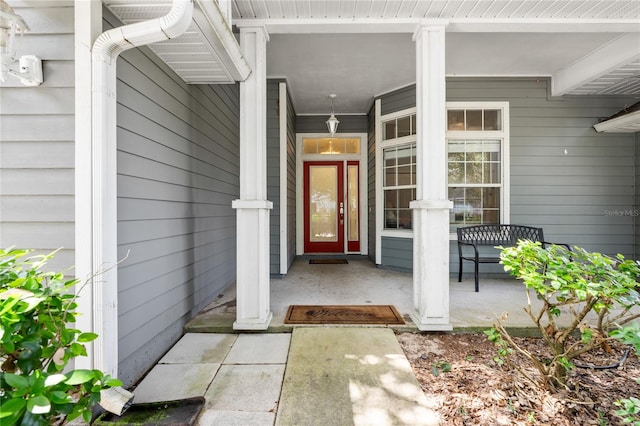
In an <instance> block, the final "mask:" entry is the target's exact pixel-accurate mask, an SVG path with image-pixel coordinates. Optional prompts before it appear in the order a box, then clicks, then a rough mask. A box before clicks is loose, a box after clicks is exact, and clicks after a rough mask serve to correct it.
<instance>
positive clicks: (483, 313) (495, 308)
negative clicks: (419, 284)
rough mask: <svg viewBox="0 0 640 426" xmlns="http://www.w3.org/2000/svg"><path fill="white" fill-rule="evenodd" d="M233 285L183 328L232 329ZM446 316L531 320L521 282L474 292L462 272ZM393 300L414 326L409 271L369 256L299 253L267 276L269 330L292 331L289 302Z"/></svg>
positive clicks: (487, 322) (463, 321)
mask: <svg viewBox="0 0 640 426" xmlns="http://www.w3.org/2000/svg"><path fill="white" fill-rule="evenodd" d="M235 292H236V290H235V287H234V286H231V287H229V288H227V289H225V290H224V291H223V292H222V294H221V295H220V296H219V297H218V298H217V299H216V300H215V301H214V302H212V303H211V304H210V305H209V306H207V307H206V308H205V309H203V310H202V311H201V312H200V313H199V314H198V315H197V316H196V318H194V319H193V320H192V321H190V322H189V323H188V324H187V326H186V327H185V331H186V332H192V333H202V332H220V333H228V332H232V331H233V321H234V320H235ZM449 300H450V318H451V324H452V326H453V328H454V331H479V330H484V329H486V328H488V327H490V326H491V325H492V324H493V322H494V321H495V318H496V317H497V316H500V315H502V314H503V313H504V312H509V317H508V322H507V326H509V327H512V328H527V327H531V326H532V325H533V324H532V323H531V320H530V319H529V318H528V317H527V316H526V314H525V313H524V312H523V308H524V307H525V306H526V304H527V296H526V293H525V290H524V286H523V284H522V283H521V282H519V281H517V280H515V279H510V278H509V277H506V276H505V278H504V279H495V278H484V277H481V279H480V291H479V292H478V293H476V292H475V291H474V284H473V276H471V275H470V274H465V275H464V276H463V280H462V282H461V283H459V282H457V279H455V278H452V279H451V281H450V284H449ZM294 304H305V305H322V304H327V305H340V304H355V305H367V304H371V305H388V304H391V305H394V306H395V307H396V309H397V310H398V312H400V314H401V315H402V316H403V318H404V319H405V322H406V325H405V326H393V328H395V329H398V328H399V329H416V326H415V324H413V322H412V321H411V319H410V317H409V314H410V313H411V312H413V281H412V276H411V274H408V273H403V272H396V271H390V270H386V269H379V268H377V267H376V266H375V265H374V264H373V263H371V261H370V260H368V259H356V260H354V259H349V263H348V264H345V265H340V264H329V265H326V264H320V265H317V264H315V265H311V264H309V260H308V259H305V258H298V259H296V261H295V262H294V263H293V265H292V266H291V268H290V269H289V272H288V273H287V275H286V276H285V277H284V278H282V279H278V278H274V279H271V311H272V312H273V320H272V321H271V324H270V326H269V330H267V332H283V331H290V330H291V329H292V328H293V327H292V326H291V325H288V324H284V317H285V315H286V313H287V309H288V307H289V305H294Z"/></svg>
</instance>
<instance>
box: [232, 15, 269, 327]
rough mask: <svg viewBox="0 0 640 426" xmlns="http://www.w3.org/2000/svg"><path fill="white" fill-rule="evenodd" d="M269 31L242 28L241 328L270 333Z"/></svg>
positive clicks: (238, 287) (238, 321) (238, 323)
mask: <svg viewBox="0 0 640 426" xmlns="http://www.w3.org/2000/svg"><path fill="white" fill-rule="evenodd" d="M268 41H269V35H268V34H267V32H266V30H265V29H264V27H258V28H241V30H240V48H241V50H242V54H243V55H244V57H245V59H246V61H247V63H248V64H249V67H251V69H252V70H253V71H252V73H251V75H249V77H248V78H247V79H246V80H245V81H243V82H241V83H240V199H239V200H234V201H233V204H232V207H233V208H234V209H236V215H237V222H236V226H237V231H236V235H237V238H236V239H237V241H236V244H237V251H236V256H237V260H236V265H237V272H236V275H237V278H236V292H237V294H236V303H237V307H236V309H237V312H236V321H235V322H234V323H233V328H234V329H235V330H266V329H267V327H269V323H270V322H271V318H272V316H273V314H272V313H271V308H270V303H269V295H270V294H269V293H270V289H269V210H271V209H272V208H273V203H272V202H271V201H268V200H267V55H266V52H267V42H268Z"/></svg>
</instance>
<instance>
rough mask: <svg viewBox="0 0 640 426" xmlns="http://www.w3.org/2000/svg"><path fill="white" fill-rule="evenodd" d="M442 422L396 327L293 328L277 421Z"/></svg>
mask: <svg viewBox="0 0 640 426" xmlns="http://www.w3.org/2000/svg"><path fill="white" fill-rule="evenodd" d="M438 423H439V421H438V416H437V414H436V412H435V411H433V410H432V409H431V406H430V401H429V400H428V399H427V397H426V396H425V394H424V393H423V392H422V390H421V388H420V384H419V383H418V381H417V379H416V378H415V376H414V374H413V372H412V371H411V366H410V365H409V361H408V360H407V358H406V357H405V356H404V353H403V352H402V348H401V347H400V344H399V343H398V341H397V339H396V337H395V335H394V333H393V330H390V329H388V328H359V327H342V328H332V327H313V328H303V327H300V328H295V329H294V330H293V334H292V337H291V347H290V349H289V358H288V360H287V369H286V371H285V377H284V383H283V386H282V394H281V397H280V405H279V407H278V414H277V417H276V426H294V425H295V426H298V425H306V426H314V425H323V426H324V425H356V426H358V425H367V426H372V425H435V424H438Z"/></svg>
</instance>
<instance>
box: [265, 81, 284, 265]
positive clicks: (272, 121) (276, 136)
mask: <svg viewBox="0 0 640 426" xmlns="http://www.w3.org/2000/svg"><path fill="white" fill-rule="evenodd" d="M280 81H281V80H267V199H268V200H269V201H271V202H272V203H273V209H271V212H270V213H269V270H270V273H271V276H276V275H277V276H279V275H280V107H279V99H280V94H279V90H280V89H279V85H280Z"/></svg>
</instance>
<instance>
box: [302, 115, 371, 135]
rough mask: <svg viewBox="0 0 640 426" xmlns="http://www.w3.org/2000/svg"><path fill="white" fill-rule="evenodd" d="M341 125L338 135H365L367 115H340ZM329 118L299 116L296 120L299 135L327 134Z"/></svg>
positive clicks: (327, 116)
mask: <svg viewBox="0 0 640 426" xmlns="http://www.w3.org/2000/svg"><path fill="white" fill-rule="evenodd" d="M336 117H337V118H338V120H340V124H339V125H338V133H365V132H366V131H367V116H366V115H338V114H336ZM327 118H329V114H327V115H326V116H324V115H299V116H298V117H297V118H296V131H297V132H298V133H327V132H328V130H327V124H326V121H327Z"/></svg>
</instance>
